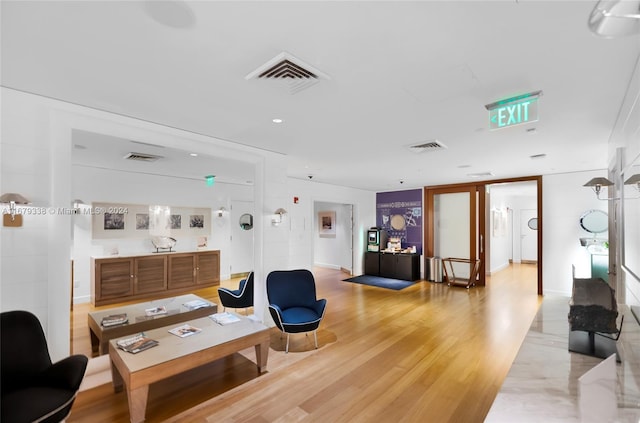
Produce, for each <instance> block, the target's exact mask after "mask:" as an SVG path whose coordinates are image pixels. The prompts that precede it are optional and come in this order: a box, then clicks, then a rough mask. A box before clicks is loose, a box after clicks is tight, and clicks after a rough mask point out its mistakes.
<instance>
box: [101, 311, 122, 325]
mask: <svg viewBox="0 0 640 423" xmlns="http://www.w3.org/2000/svg"><path fill="white" fill-rule="evenodd" d="M127 322H129V318H128V317H127V313H119V314H110V315H108V316H104V317H103V318H102V320H101V321H100V324H101V325H102V327H105V328H107V327H111V326H117V325H123V324H125V323H127Z"/></svg>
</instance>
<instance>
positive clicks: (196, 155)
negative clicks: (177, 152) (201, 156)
mask: <svg viewBox="0 0 640 423" xmlns="http://www.w3.org/2000/svg"><path fill="white" fill-rule="evenodd" d="M189 155H190V156H191V157H198V153H189Z"/></svg>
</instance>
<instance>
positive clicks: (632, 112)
mask: <svg viewBox="0 0 640 423" xmlns="http://www.w3.org/2000/svg"><path fill="white" fill-rule="evenodd" d="M617 151H620V152H621V163H619V166H620V169H618V170H619V172H618V173H620V171H622V172H624V171H625V170H627V169H629V168H630V166H631V165H632V163H634V164H635V165H636V166H638V164H639V163H640V56H638V60H637V62H636V67H635V70H634V73H633V75H632V77H631V81H630V83H629V88H628V90H627V93H626V95H625V98H624V102H623V104H622V106H621V107H620V113H619V114H618V119H617V120H616V123H615V126H614V129H613V131H612V135H611V138H610V141H609V159H610V161H613V158H614V157H616V153H617ZM633 173H636V172H635V171H633ZM630 176H631V175H630V174H627V175H623V177H622V178H621V180H620V181H613V182H615V183H616V184H617V185H618V186H621V184H622V182H623V181H624V180H626V179H627V178H629V177H630ZM625 191H627V192H628V191H630V190H629V189H628V186H627V189H626V190H625ZM636 194H637V193H636ZM636 194H634V195H636ZM631 201H633V202H636V201H640V200H631ZM625 203H629V201H626V202H625ZM622 207H624V203H622ZM637 207H638V206H637V204H635V203H634V204H633V208H634V209H635V210H637ZM620 208H621V207H618V215H617V217H618V219H620V218H621V211H620ZM629 218H630V213H626V216H625V220H626V219H629ZM634 223H635V227H638V225H640V223H638V222H637V221H636V222H634ZM621 229H622V225H619V231H618V233H617V236H618V240H620V242H623V241H624V238H623V237H622V231H621ZM634 241H635V242H634V244H635V245H636V246H637V245H638V240H637V239H636V240H634ZM617 251H618V253H619V254H621V253H622V248H618V249H617ZM621 258H622V257H621V256H618V257H617V263H618V266H617V268H616V271H617V278H618V287H617V288H618V299H619V300H620V299H622V301H623V302H624V303H626V304H632V305H640V279H639V278H638V274H637V271H636V275H634V274H633V273H632V272H629V271H628V269H627V268H625V267H621V266H620V264H621ZM636 260H637V261H636V262H635V263H633V266H634V267H635V268H636V269H638V268H639V267H640V266H639V264H638V262H639V261H640V257H638V258H636Z"/></svg>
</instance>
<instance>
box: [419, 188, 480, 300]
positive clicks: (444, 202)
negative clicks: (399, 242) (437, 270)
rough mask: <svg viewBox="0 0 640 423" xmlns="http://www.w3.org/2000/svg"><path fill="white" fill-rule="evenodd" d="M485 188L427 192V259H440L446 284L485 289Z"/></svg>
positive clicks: (443, 189) (447, 189)
mask: <svg viewBox="0 0 640 423" xmlns="http://www.w3.org/2000/svg"><path fill="white" fill-rule="evenodd" d="M484 202H485V200H484V186H483V185H482V186H476V185H464V186H455V187H449V188H447V187H442V188H433V189H426V191H425V203H426V204H427V205H428V206H427V213H426V214H427V216H426V218H427V224H426V235H427V236H426V240H427V242H426V244H427V249H426V250H427V251H426V255H427V256H432V257H440V258H442V259H443V266H444V270H445V273H446V276H447V278H448V279H449V282H450V283H451V282H452V278H453V282H454V283H456V284H457V283H458V282H457V281H464V282H463V284H465V285H467V287H468V286H470V285H473V284H476V285H484V284H485V275H484V264H483V263H484V245H483V242H484V239H483V236H482V235H481V234H482V233H484V215H485V213H484Z"/></svg>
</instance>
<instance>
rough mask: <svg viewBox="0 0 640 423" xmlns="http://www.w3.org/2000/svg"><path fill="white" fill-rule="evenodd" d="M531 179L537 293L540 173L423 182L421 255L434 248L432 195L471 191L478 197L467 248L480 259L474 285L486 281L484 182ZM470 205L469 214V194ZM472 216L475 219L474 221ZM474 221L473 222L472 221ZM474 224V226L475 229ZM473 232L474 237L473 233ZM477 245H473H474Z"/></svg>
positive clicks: (540, 208) (540, 202)
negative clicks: (534, 199) (535, 220)
mask: <svg viewBox="0 0 640 423" xmlns="http://www.w3.org/2000/svg"><path fill="white" fill-rule="evenodd" d="M524 181H534V182H536V188H537V189H536V193H537V210H538V246H537V248H538V295H542V293H543V284H542V266H543V256H542V239H543V227H544V225H543V216H542V176H541V175H535V176H523V177H519V178H504V179H492V180H486V181H478V182H472V183H459V184H447V185H433V186H425V187H424V189H423V197H424V200H423V201H424V206H423V208H424V209H425V210H426V212H425V216H424V219H425V222H424V225H423V227H424V234H423V237H424V240H425V256H427V257H428V256H433V252H434V210H433V195H434V194H441V193H450V192H464V191H472V192H473V191H474V190H475V192H476V193H477V199H478V207H477V210H478V215H477V217H476V219H472V222H471V232H472V233H470V234H469V235H470V237H469V239H470V240H471V241H470V243H472V245H470V246H469V250H470V251H471V252H473V251H478V258H479V259H480V270H479V272H478V273H479V279H478V281H477V282H476V284H477V285H480V286H484V285H485V283H486V271H485V269H486V263H485V257H484V256H485V251H486V245H485V243H486V239H487V233H486V232H487V225H486V217H487V210H486V192H487V191H486V186H487V185H491V184H500V183H507V182H524ZM471 202H472V205H471V206H470V208H471V212H472V215H473V213H475V210H476V209H475V202H476V198H475V196H471ZM474 220H475V222H474ZM476 222H477V225H476ZM476 227H477V228H478V230H477V231H476ZM476 233H477V235H478V236H477V237H476ZM476 246H477V247H476Z"/></svg>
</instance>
